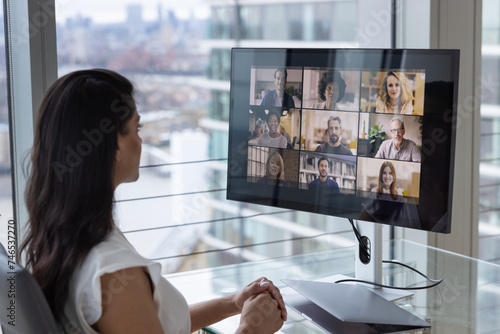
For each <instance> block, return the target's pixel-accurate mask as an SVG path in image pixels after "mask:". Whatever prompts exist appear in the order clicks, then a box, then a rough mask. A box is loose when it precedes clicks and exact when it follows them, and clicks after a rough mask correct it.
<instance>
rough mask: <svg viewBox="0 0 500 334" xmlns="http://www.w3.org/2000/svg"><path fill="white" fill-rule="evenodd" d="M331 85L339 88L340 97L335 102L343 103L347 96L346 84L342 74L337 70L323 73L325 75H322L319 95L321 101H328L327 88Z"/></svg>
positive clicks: (319, 83)
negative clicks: (333, 84) (334, 84)
mask: <svg viewBox="0 0 500 334" xmlns="http://www.w3.org/2000/svg"><path fill="white" fill-rule="evenodd" d="M329 83H336V84H337V87H339V97H338V99H337V101H335V102H340V101H342V99H343V98H344V95H345V88H346V84H345V81H344V79H342V76H341V75H340V72H339V71H336V70H328V71H326V72H323V74H322V75H321V78H320V79H319V82H318V95H319V97H320V98H321V100H322V101H326V96H325V90H326V86H328V84H329Z"/></svg>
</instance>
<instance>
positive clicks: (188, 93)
mask: <svg viewBox="0 0 500 334" xmlns="http://www.w3.org/2000/svg"><path fill="white" fill-rule="evenodd" d="M112 2H113V6H111V3H112ZM108 6H109V7H108ZM358 9H359V6H358V1H321V2H309V1H303V2H297V1H292V2H289V3H288V2H283V1H268V2H266V3H262V4H258V5H257V4H238V2H235V3H232V2H231V1H228V2H222V3H221V2H217V3H214V4H212V2H209V1H206V2H204V1H201V2H200V1H197V2H196V3H194V2H189V1H188V2H187V3H186V5H184V7H182V6H179V5H177V6H176V7H173V6H171V2H170V1H156V3H155V4H154V5H151V6H150V5H149V2H144V3H143V4H142V5H134V6H132V5H127V4H124V3H123V2H122V1H107V2H106V6H89V5H88V1H83V0H78V1H76V0H75V1H73V2H72V4H71V6H65V5H59V4H58V2H57V1H56V22H57V49H58V67H59V75H62V74H64V73H67V72H69V71H71V70H74V69H80V68H91V67H105V68H109V69H112V70H117V71H119V72H120V73H122V74H124V75H125V76H127V77H129V78H130V79H132V80H133V82H134V83H135V85H136V87H137V90H138V92H137V97H136V98H137V101H138V104H139V112H140V114H141V117H142V118H141V120H142V121H143V122H144V129H143V131H142V137H143V156H142V161H141V170H140V178H139V180H138V182H136V183H134V184H127V185H122V186H120V187H119V188H118V189H117V194H116V210H115V211H116V216H117V221H118V223H119V225H120V227H121V229H122V230H123V231H124V232H125V234H126V236H127V238H128V239H129V240H130V241H131V242H132V243H133V244H134V245H135V247H136V248H137V249H138V250H139V251H140V252H141V253H142V254H143V255H145V256H146V257H149V258H152V259H157V260H161V261H162V262H164V264H165V268H166V269H165V270H166V272H175V271H179V270H189V269H193V268H202V267H208V266H217V265H224V264H229V263H236V262H241V261H249V260H255V259H261V258H266V257H277V256H284V255H291V254H297V253H302V252H310V251H315V250H318V249H325V248H332V247H344V246H346V245H352V244H353V236H352V235H351V232H350V231H349V228H350V227H349V225H348V223H347V221H346V222H342V223H337V224H335V223H333V222H334V221H335V220H336V219H335V218H333V217H324V216H318V215H312V214H304V213H297V212H294V211H291V210H277V209H272V208H267V207H261V206H256V205H248V204H240V203H236V202H231V201H227V200H225V190H226V189H225V188H226V170H227V163H228V162H227V144H228V143H227V140H228V138H227V137H228V134H227V121H228V115H229V82H228V79H229V72H230V67H231V63H230V49H231V47H234V46H238V45H243V44H244V43H254V42H264V43H270V46H273V45H275V44H276V43H278V44H283V43H286V44H287V45H288V46H294V45H295V46H300V45H302V43H304V42H307V43H313V45H314V43H324V42H326V41H328V42H332V41H334V42H338V43H339V44H341V43H346V42H347V43H351V44H350V45H352V44H356V43H357V34H356V30H357V26H358V15H357V11H358ZM332 15H333V16H332ZM332 17H333V18H334V19H332ZM293 43H295V44H293ZM309 45H310V44H309ZM318 45H319V44H318ZM323 45H324V44H323ZM96 50H99V52H96ZM325 232H329V233H331V234H333V235H335V237H334V238H326V239H325V238H322V237H319V235H323V234H324V233H325ZM332 240H333V241H332Z"/></svg>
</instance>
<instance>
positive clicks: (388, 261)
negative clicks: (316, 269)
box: [335, 260, 443, 290]
mask: <svg viewBox="0 0 500 334" xmlns="http://www.w3.org/2000/svg"><path fill="white" fill-rule="evenodd" d="M382 262H383V263H391V264H397V265H400V266H403V267H405V268H408V269H410V270H413V271H414V272H416V273H417V274H419V275H420V276H422V277H424V278H425V279H426V280H428V281H430V282H432V284H429V285H426V286H417V287H409V286H406V287H404V286H391V285H385V284H380V283H375V282H369V281H364V280H359V279H354V278H347V279H341V280H338V281H335V283H346V282H355V283H364V284H369V285H374V286H378V287H381V288H387V289H395V290H424V289H429V288H433V287H435V286H437V285H438V284H440V283H441V282H442V281H443V279H432V278H430V277H428V276H426V275H425V274H423V273H421V272H420V271H418V270H417V269H415V268H413V267H410V266H408V265H406V264H404V263H401V262H399V261H394V260H392V261H390V260H386V261H382Z"/></svg>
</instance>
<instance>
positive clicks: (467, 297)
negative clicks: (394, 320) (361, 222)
mask: <svg viewBox="0 0 500 334" xmlns="http://www.w3.org/2000/svg"><path fill="white" fill-rule="evenodd" d="M387 249H391V253H392V254H395V255H394V259H395V260H398V261H401V262H404V263H405V264H409V265H411V266H412V267H413V268H416V269H418V270H420V271H422V272H423V273H425V274H426V275H428V276H429V277H432V278H442V279H444V281H443V282H442V283H441V284H440V285H439V286H437V287H434V288H430V289H426V290H416V291H414V292H415V293H414V295H413V296H411V297H408V298H405V299H403V300H399V301H397V302H396V303H397V304H398V305H400V306H401V307H403V308H405V309H406V310H408V311H410V312H412V313H414V314H416V315H418V316H419V317H421V318H423V319H425V320H427V321H428V322H430V323H431V324H432V333H438V334H441V333H454V334H456V333H497V332H498V329H499V328H500V316H499V315H500V266H499V265H495V264H491V263H487V262H484V261H480V260H476V259H472V258H468V257H464V256H461V255H458V254H454V253H450V252H446V251H442V250H438V249H435V248H431V247H427V246H424V245H419V244H415V243H412V242H408V241H404V240H398V241H394V242H390V243H386V244H384V250H387ZM385 259H387V257H384V260H385ZM334 274H345V275H349V276H353V275H354V248H343V249H336V250H332V251H324V252H317V253H310V254H304V255H298V256H290V257H284V258H279V259H272V260H264V261H258V262H249V263H242V264H239V265H230V266H224V267H218V268H212V269H205V270H197V271H190V272H186V273H179V274H173V275H169V276H167V278H168V280H169V281H170V282H171V283H172V284H174V285H175V286H176V287H177V288H178V289H179V290H180V291H181V292H182V293H183V294H184V296H185V297H186V299H187V301H188V303H195V302H198V301H202V300H207V299H210V298H214V297H218V296H222V295H226V294H230V293H233V292H235V291H238V290H239V289H241V288H242V287H243V286H245V285H246V284H248V283H249V282H251V281H253V280H254V279H256V278H258V277H261V276H266V277H268V278H269V279H271V280H272V281H273V282H274V283H275V284H276V285H277V286H278V287H280V288H283V287H284V284H283V283H281V281H280V280H281V279H284V278H287V279H302V280H305V279H307V280H317V279H321V278H324V277H326V276H330V275H334ZM383 274H384V283H385V284H392V285H398V286H422V285H426V284H427V282H426V281H425V280H424V279H423V278H421V277H420V276H419V275H417V274H415V273H413V272H411V271H409V270H408V269H405V268H403V267H399V266H398V267H394V266H384V269H383ZM288 314H289V320H288V321H287V322H286V323H285V324H284V326H283V328H282V332H283V333H293V334H298V333H308V334H311V333H322V331H321V330H320V329H319V328H317V327H316V326H315V325H314V324H312V323H311V322H309V321H308V320H306V319H304V318H303V317H302V316H301V315H300V314H298V313H296V312H293V311H292V310H290V309H288ZM238 321H239V319H238V316H235V317H231V318H229V319H226V320H225V321H222V322H221V323H218V324H216V325H215V327H214V328H215V329H217V330H218V331H220V332H222V333H234V329H235V328H236V327H237V326H238Z"/></svg>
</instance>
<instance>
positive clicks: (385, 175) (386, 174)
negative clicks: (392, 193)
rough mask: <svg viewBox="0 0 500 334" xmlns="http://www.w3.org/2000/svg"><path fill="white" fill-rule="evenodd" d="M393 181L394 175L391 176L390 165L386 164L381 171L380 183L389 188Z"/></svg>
mask: <svg viewBox="0 0 500 334" xmlns="http://www.w3.org/2000/svg"><path fill="white" fill-rule="evenodd" d="M393 181H394V177H393V176H392V171H391V167H389V166H387V167H385V168H384V170H383V171H382V184H383V185H384V188H387V189H389V188H390V187H391V184H392V182H393Z"/></svg>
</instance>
